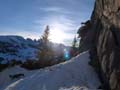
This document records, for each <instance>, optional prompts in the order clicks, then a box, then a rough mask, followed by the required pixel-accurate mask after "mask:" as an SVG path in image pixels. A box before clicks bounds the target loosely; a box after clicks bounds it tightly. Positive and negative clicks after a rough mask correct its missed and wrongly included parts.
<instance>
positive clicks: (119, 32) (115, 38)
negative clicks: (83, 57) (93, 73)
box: [84, 0, 120, 90]
mask: <svg viewBox="0 0 120 90" xmlns="http://www.w3.org/2000/svg"><path fill="white" fill-rule="evenodd" d="M90 21H91V24H92V27H91V28H90V29H89V31H88V32H87V34H84V35H88V34H91V33H92V37H91V38H92V40H91V42H89V43H91V44H92V45H91V47H90V48H91V50H90V54H91V56H90V57H91V59H92V60H93V62H94V63H95V62H98V63H97V64H98V66H99V67H96V66H97V65H96V66H95V65H94V66H95V68H98V69H96V70H97V72H98V73H99V77H100V79H101V81H102V82H103V86H104V88H105V89H106V90H109V89H110V90H120V0H96V2H95V7H94V11H93V14H92V16H91V20H90ZM84 37H85V36H84ZM84 42H85V41H84Z"/></svg>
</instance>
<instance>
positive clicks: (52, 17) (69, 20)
mask: <svg viewBox="0 0 120 90" xmlns="http://www.w3.org/2000/svg"><path fill="white" fill-rule="evenodd" d="M93 6H94V0H0V35H21V36H23V37H25V38H28V37H29V38H32V39H38V38H40V36H41V34H42V33H43V31H44V29H45V26H46V25H49V26H50V30H51V32H52V33H54V35H56V34H57V33H59V34H58V35H56V36H58V37H61V38H62V39H61V43H64V44H69V43H71V39H73V37H74V35H75V34H76V32H77V29H78V28H79V27H80V23H81V22H83V21H86V20H88V19H89V18H90V16H91V13H92V10H93ZM53 38H54V37H53ZM53 41H54V40H53ZM59 41H60V40H59Z"/></svg>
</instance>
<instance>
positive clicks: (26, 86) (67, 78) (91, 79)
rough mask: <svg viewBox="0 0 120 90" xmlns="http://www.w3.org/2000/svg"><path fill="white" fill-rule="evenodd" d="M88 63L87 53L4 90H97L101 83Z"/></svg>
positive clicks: (19, 81)
mask: <svg viewBox="0 0 120 90" xmlns="http://www.w3.org/2000/svg"><path fill="white" fill-rule="evenodd" d="M88 62H89V53H88V52H85V53H82V54H80V55H78V56H76V57H75V58H72V59H71V60H70V61H67V62H65V63H61V64H58V65H55V66H52V67H48V68H46V69H43V70H37V71H35V72H34V73H32V74H31V75H29V76H28V77H26V78H24V79H21V80H18V81H16V82H14V83H12V84H11V85H9V86H8V87H6V89H4V90H87V89H86V88H89V89H91V90H93V89H94V90H95V89H96V88H98V87H99V85H100V82H99V80H98V78H97V75H96V73H95V72H94V70H93V68H92V67H91V66H89V65H88ZM72 87H75V89H74V88H73V89H72ZM80 87H84V88H80ZM64 88H66V89H64ZM67 88H71V89H67ZM76 88H78V89H76Z"/></svg>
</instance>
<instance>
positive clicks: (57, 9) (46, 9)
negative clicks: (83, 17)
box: [40, 6, 72, 14]
mask: <svg viewBox="0 0 120 90" xmlns="http://www.w3.org/2000/svg"><path fill="white" fill-rule="evenodd" d="M40 10H42V11H44V12H55V13H61V14H72V13H71V12H70V11H68V10H66V9H64V8H62V7H55V6H52V7H41V8H40Z"/></svg>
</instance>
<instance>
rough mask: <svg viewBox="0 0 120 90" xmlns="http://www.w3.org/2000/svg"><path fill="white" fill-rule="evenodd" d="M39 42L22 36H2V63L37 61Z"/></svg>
mask: <svg viewBox="0 0 120 90" xmlns="http://www.w3.org/2000/svg"><path fill="white" fill-rule="evenodd" d="M37 46H38V41H33V40H31V39H24V38H23V37H21V36H0V61H2V62H4V63H6V62H8V61H10V60H22V61H25V60H27V59H36V55H35V52H36V51H37Z"/></svg>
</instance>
